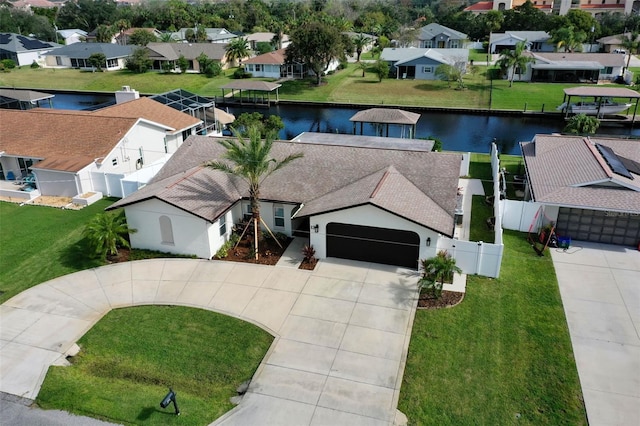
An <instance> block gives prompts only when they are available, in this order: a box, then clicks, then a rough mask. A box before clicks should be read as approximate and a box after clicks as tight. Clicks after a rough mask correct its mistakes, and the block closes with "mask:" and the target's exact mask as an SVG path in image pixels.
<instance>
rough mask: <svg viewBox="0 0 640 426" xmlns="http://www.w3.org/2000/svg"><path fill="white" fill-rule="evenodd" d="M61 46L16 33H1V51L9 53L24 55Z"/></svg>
mask: <svg viewBox="0 0 640 426" xmlns="http://www.w3.org/2000/svg"><path fill="white" fill-rule="evenodd" d="M58 46H60V45H59V44H56V43H53V42H49V41H41V40H38V39H37V38H33V37H27V36H23V35H20V34H15V33H0V49H1V50H5V51H7V52H14V53H22V52H31V51H38V52H39V51H46V50H51V49H53V48H56V47H58Z"/></svg>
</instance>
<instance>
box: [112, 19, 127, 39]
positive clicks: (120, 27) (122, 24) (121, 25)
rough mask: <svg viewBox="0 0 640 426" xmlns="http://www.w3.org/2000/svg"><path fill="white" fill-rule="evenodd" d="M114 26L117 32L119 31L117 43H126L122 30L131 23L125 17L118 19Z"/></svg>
mask: <svg viewBox="0 0 640 426" xmlns="http://www.w3.org/2000/svg"><path fill="white" fill-rule="evenodd" d="M114 26H115V28H117V29H118V33H120V40H119V41H118V44H122V45H125V44H127V41H126V40H125V39H124V32H125V31H126V30H128V29H129V28H131V23H130V22H129V21H127V20H126V19H119V20H118V21H117V22H116V23H115V24H114Z"/></svg>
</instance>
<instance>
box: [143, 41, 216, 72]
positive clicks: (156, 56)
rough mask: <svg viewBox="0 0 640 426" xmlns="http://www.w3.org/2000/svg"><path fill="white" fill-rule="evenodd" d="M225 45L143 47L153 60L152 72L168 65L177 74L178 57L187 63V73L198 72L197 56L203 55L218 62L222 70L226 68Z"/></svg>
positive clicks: (173, 44)
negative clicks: (181, 57) (182, 57)
mask: <svg viewBox="0 0 640 426" xmlns="http://www.w3.org/2000/svg"><path fill="white" fill-rule="evenodd" d="M226 46H227V45H226V44H221V43H149V44H147V45H146V46H145V48H146V49H147V52H148V53H149V59H151V60H153V65H152V67H151V69H152V70H155V71H162V70H163V68H162V67H163V65H164V64H166V63H169V64H170V66H171V67H172V68H171V69H172V70H173V71H175V72H179V71H180V68H179V67H178V64H177V60H178V58H180V56H184V58H185V59H186V60H187V61H188V62H189V66H188V68H187V72H200V64H199V63H198V61H197V58H198V56H200V55H202V54H203V53H204V54H205V55H206V56H207V57H208V58H209V59H211V60H213V61H215V62H218V63H219V64H220V65H221V66H222V68H227V67H228V64H227V61H226V54H227V52H226V50H225V47H226Z"/></svg>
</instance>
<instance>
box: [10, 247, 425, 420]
mask: <svg viewBox="0 0 640 426" xmlns="http://www.w3.org/2000/svg"><path fill="white" fill-rule="evenodd" d="M416 282H417V276H416V272H414V271H408V270H403V269H400V268H396V267H389V266H384V265H377V264H370V263H363V262H353V261H345V260H338V259H327V260H323V261H321V262H320V263H319V264H318V265H317V266H316V270H315V271H302V270H298V269H293V268H290V267H277V266H276V267H273V266H262V265H251V264H243V263H233V262H222V261H205V260H186V259H155V260H146V261H138V262H130V263H122V264H116V265H110V266H105V267H101V268H97V269H92V270H86V271H81V272H77V273H75V274H71V275H67V276H63V277H60V278H57V279H54V280H51V281H49V282H46V283H43V284H40V285H38V286H36V287H33V288H31V289H29V290H26V291H25V292H23V293H21V294H19V295H17V296H15V297H14V298H12V299H10V300H9V301H7V302H5V303H4V304H3V305H2V306H0V324H1V330H0V331H1V332H0V359H1V360H2V364H1V366H0V375H1V377H2V380H1V381H0V391H1V392H5V393H8V394H12V395H17V396H21V397H25V398H29V399H34V398H35V397H36V396H37V394H38V391H39V389H40V386H41V384H42V381H43V379H44V375H45V373H46V371H47V368H48V367H49V366H50V365H52V364H56V363H64V362H65V360H64V357H65V354H66V353H67V352H68V351H72V350H74V345H75V342H76V341H77V340H78V339H79V338H80V337H81V336H82V335H83V334H84V333H86V331H87V330H89V329H90V328H91V327H92V326H93V325H94V324H95V323H96V322H97V321H98V320H99V319H100V318H101V317H102V316H103V315H104V314H106V313H107V312H109V311H110V310H111V309H113V308H116V307H125V306H133V305H140V304H175V305H185V306H193V307H198V308H204V309H209V310H214V311H218V312H222V313H225V314H228V315H231V316H235V317H238V318H241V319H244V320H247V321H250V322H252V323H255V324H257V325H259V326H261V327H262V328H264V329H265V330H267V331H269V332H270V333H272V334H273V335H274V336H276V338H275V340H274V343H273V345H272V347H271V348H270V350H269V352H268V353H267V355H266V357H265V358H264V360H263V361H262V363H261V365H260V367H259V368H258V370H257V372H256V374H255V375H254V378H253V381H252V383H251V386H250V388H249V391H248V392H247V394H246V395H245V397H244V399H243V401H242V402H241V403H240V405H239V406H238V407H236V408H235V409H234V410H232V411H230V412H229V413H227V414H226V415H225V416H223V417H222V418H220V419H219V420H218V421H216V424H224V425H246V424H261V425H268V424H273V425H288V424H295V425H321V424H331V425H340V424H349V425H358V424H367V425H390V424H392V423H393V421H394V418H395V416H396V407H397V403H398V398H399V391H400V384H401V383H402V374H403V372H404V365H405V361H406V356H407V349H408V345H409V339H410V336H411V327H412V324H413V317H414V315H415V306H416V300H417V286H416Z"/></svg>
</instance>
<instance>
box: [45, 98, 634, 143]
mask: <svg viewBox="0 0 640 426" xmlns="http://www.w3.org/2000/svg"><path fill="white" fill-rule="evenodd" d="M113 99H114V96H113V95H108V94H107V95H92V94H71V93H56V96H55V98H54V100H53V107H54V108H56V109H75V110H80V109H86V108H88V107H92V106H95V105H97V104H101V103H103V102H109V101H113ZM362 109H365V108H342V107H334V106H322V107H315V106H300V105H286V104H279V105H275V106H272V107H271V108H268V109H267V108H248V107H229V108H228V111H229V112H230V113H232V114H235V115H236V116H238V115H240V114H241V113H243V112H260V113H262V114H265V115H272V114H275V115H278V116H280V118H282V121H283V122H284V125H285V127H284V129H283V130H282V131H281V132H280V134H279V135H278V137H279V138H280V139H292V138H293V137H295V136H297V135H298V134H300V133H302V132H323V133H346V134H352V133H353V130H354V127H353V123H352V122H350V121H349V118H351V117H352V116H353V115H354V114H355V113H356V112H358V111H360V110H362ZM564 125H565V123H564V121H563V120H562V119H560V117H558V118H554V117H537V116H531V117H529V116H525V117H514V116H498V115H478V114H461V113H457V112H455V113H453V112H451V113H448V112H432V111H426V112H425V111H423V112H421V117H420V120H419V121H418V124H417V127H416V137H418V138H428V137H436V138H438V139H440V140H441V141H442V143H443V149H445V150H448V151H471V152H489V146H490V144H491V142H492V141H493V140H494V139H495V141H496V143H497V145H498V147H499V150H500V152H501V153H503V154H516V155H520V147H519V145H518V143H519V142H522V141H530V140H531V139H532V138H533V136H535V135H536V134H538V133H547V134H548V133H554V132H560V131H561V130H562V128H563V127H564ZM638 127H640V125H639V126H638ZM357 132H358V134H359V133H360V126H359V125H358V126H357ZM376 132H377V129H376V127H375V126H374V125H371V124H365V125H364V127H363V134H365V135H376ZM401 132H402V129H401V127H400V126H390V127H389V136H392V137H401V136H402V135H401ZM385 133H386V130H385ZM405 133H406V129H405ZM598 133H599V134H601V135H616V136H620V135H624V136H630V135H631V136H636V137H640V128H635V129H630V128H628V127H603V128H601V129H600V130H599V132H598Z"/></svg>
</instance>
